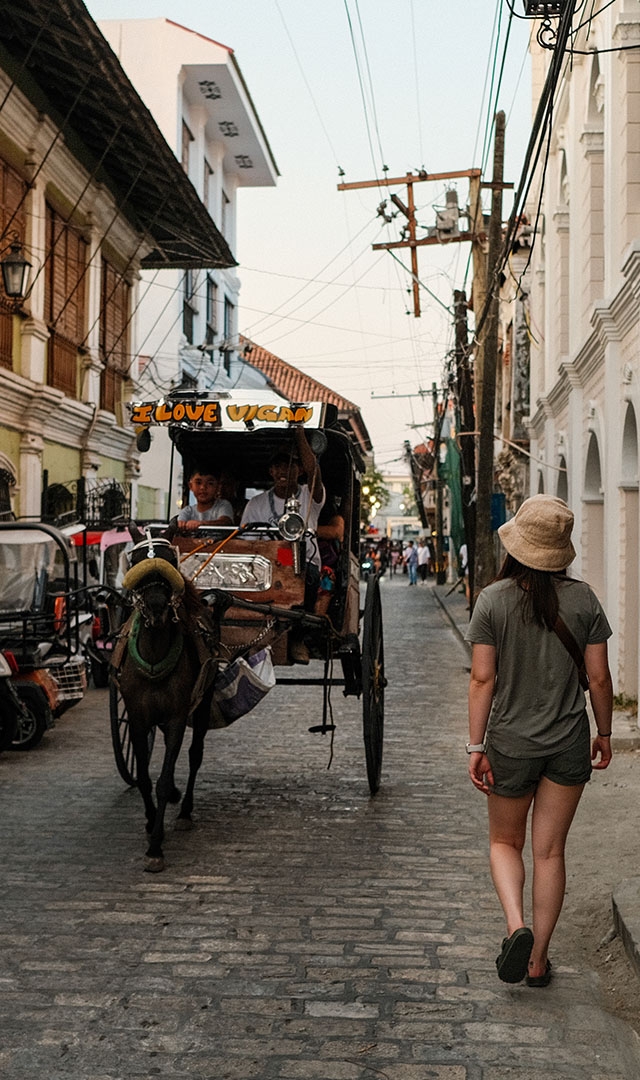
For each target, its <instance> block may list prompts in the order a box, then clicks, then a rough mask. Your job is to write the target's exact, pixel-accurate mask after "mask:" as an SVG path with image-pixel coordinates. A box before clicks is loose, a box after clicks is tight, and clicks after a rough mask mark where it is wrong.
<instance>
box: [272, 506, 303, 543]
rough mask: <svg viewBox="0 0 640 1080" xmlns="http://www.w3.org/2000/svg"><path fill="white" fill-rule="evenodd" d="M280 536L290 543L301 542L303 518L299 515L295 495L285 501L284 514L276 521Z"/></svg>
mask: <svg viewBox="0 0 640 1080" xmlns="http://www.w3.org/2000/svg"><path fill="white" fill-rule="evenodd" d="M278 528H279V530H280V535H281V536H282V537H283V538H284V539H285V540H290V541H291V542H293V541H295V540H301V539H302V537H303V536H304V529H305V524H304V518H303V516H302V514H301V513H300V503H299V502H298V500H297V499H296V497H295V495H292V496H291V498H290V499H287V501H286V503H285V504H284V514H283V515H282V517H281V518H280V520H279V521H278Z"/></svg>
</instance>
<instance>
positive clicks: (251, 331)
mask: <svg viewBox="0 0 640 1080" xmlns="http://www.w3.org/2000/svg"><path fill="white" fill-rule="evenodd" d="M375 220H376V219H375V217H374V218H369V220H368V221H366V222H365V224H364V225H363V226H362V228H361V229H360V230H359V231H358V232H357V233H356V235H355V236H354V237H352V238H351V239H350V240H348V241H347V243H346V244H345V245H344V247H342V248H340V251H339V252H338V253H337V254H336V255H334V256H333V257H332V258H331V259H329V261H328V262H327V263H325V264H324V266H323V267H321V268H320V270H318V275H320V274H324V272H325V270H327V269H328V268H329V267H330V266H331V264H332V263H334V262H335V261H336V259H339V258H340V256H341V255H343V254H344V252H345V251H346V250H347V248H348V247H350V245H351V243H352V242H353V240H357V239H358V237H359V236H361V235H362V233H363V232H364V231H365V229H368V228H369V226H370V225H372V224H373V222H374V221H375ZM347 269H348V267H347ZM318 275H316V277H315V278H310V279H309V281H308V282H307V283H306V284H304V285H302V286H301V287H300V288H299V289H296V291H295V292H294V293H292V294H291V296H289V297H287V299H286V300H283V301H282V303H281V304H278V306H277V307H276V308H274V309H273V311H270V312H268V313H266V312H265V318H262V319H257V320H256V322H255V323H251V324H250V325H249V326H248V327H247V328H246V331H245V333H246V335H247V337H252V336H253V334H254V332H255V329H256V327H258V326H259V325H260V323H263V322H265V321H266V318H267V317H271V316H273V315H277V314H278V312H280V311H281V310H282V308H283V307H286V306H287V304H290V303H291V301H292V300H295V298H296V297H297V296H299V295H300V293H301V292H304V290H305V289H306V288H307V286H308V284H315V282H316V280H317V276H318ZM247 310H249V309H247ZM254 310H255V309H254ZM283 318H285V319H286V318H287V316H286V315H283Z"/></svg>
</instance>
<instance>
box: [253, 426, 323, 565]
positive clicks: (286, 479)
mask: <svg viewBox="0 0 640 1080" xmlns="http://www.w3.org/2000/svg"><path fill="white" fill-rule="evenodd" d="M294 438H295V443H294V444H293V445H291V444H290V443H282V444H281V445H280V446H279V447H278V449H277V450H276V451H275V453H274V454H273V456H272V458H271V461H270V462H269V474H270V476H271V479H272V480H273V486H272V487H270V488H269V490H268V491H261V492H260V494H259V495H254V496H253V498H252V499H249V502H248V503H247V505H246V506H245V508H244V513H243V515H242V522H241V524H242V525H247V524H250V523H251V522H254V521H256V522H257V521H261V522H269V523H273V524H274V525H277V524H278V521H279V520H280V518H281V517H282V515H283V514H284V512H285V503H286V501H287V499H290V498H292V497H295V498H296V499H297V500H298V502H299V503H300V514H301V515H302V517H303V519H304V520H305V521H306V522H307V529H308V531H309V532H312V533H315V532H316V529H317V526H318V518H319V516H320V511H321V510H322V507H323V505H324V500H325V492H324V487H323V485H322V476H321V474H320V466H319V464H318V462H317V460H316V456H315V454H314V452H313V450H312V449H311V447H310V446H309V443H308V441H307V436H306V435H305V431H304V428H303V427H295V429H294ZM303 477H304V480H305V482H304V483H301V481H302V478H303ZM306 553H307V566H308V567H311V566H314V567H315V568H316V570H317V571H318V575H319V572H320V554H319V551H318V544H317V542H316V541H315V540H313V539H311V540H309V539H308V540H307V541H306Z"/></svg>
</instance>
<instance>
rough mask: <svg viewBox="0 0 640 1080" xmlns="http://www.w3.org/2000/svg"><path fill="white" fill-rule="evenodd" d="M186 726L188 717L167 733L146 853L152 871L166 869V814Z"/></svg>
mask: <svg viewBox="0 0 640 1080" xmlns="http://www.w3.org/2000/svg"><path fill="white" fill-rule="evenodd" d="M185 726H186V717H185V718H184V719H182V720H181V721H178V722H177V723H174V725H173V726H171V727H169V728H168V730H167V732H166V733H165V740H164V741H165V751H164V761H163V762H162V771H161V772H160V776H159V777H158V780H157V783H156V800H157V803H158V809H157V812H156V818H155V821H154V823H153V829H152V830H151V834H150V836H149V847H148V848H147V854H146V865H145V870H149V871H150V872H151V873H158V872H159V871H160V870H164V856H163V854H162V841H163V839H164V815H165V811H166V809H167V803H168V801H169V798H170V796H171V795H172V794H173V792H174V791H175V790H176V785H175V781H174V778H173V774H174V771H175V767H176V761H177V760H178V754H179V753H180V747H181V746H182V739H183V736H184V729H185Z"/></svg>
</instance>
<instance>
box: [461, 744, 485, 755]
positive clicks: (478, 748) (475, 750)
mask: <svg viewBox="0 0 640 1080" xmlns="http://www.w3.org/2000/svg"><path fill="white" fill-rule="evenodd" d="M464 748H465V750H466V751H467V753H468V754H484V753H485V751H486V749H487V748H486V746H485V744H484V743H483V742H479V743H470V742H468V743H465V745H464Z"/></svg>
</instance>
